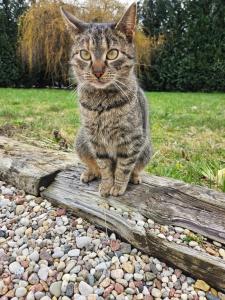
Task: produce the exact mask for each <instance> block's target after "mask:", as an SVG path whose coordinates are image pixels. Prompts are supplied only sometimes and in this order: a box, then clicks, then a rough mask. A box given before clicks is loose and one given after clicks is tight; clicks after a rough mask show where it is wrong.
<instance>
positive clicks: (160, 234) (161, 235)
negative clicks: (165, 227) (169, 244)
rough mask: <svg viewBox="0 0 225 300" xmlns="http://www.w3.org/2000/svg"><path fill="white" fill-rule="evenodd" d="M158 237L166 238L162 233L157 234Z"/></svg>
mask: <svg viewBox="0 0 225 300" xmlns="http://www.w3.org/2000/svg"><path fill="white" fill-rule="evenodd" d="M158 237H159V238H161V239H165V238H166V237H165V235H164V234H163V233H159V234H158Z"/></svg>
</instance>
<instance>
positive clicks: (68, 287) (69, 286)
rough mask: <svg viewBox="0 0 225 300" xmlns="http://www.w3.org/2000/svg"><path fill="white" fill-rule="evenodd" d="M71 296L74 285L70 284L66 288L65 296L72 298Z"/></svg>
mask: <svg viewBox="0 0 225 300" xmlns="http://www.w3.org/2000/svg"><path fill="white" fill-rule="evenodd" d="M73 294H74V284H73V283H71V282H70V283H69V284H68V285H67V288H66V296H67V297H72V296H73Z"/></svg>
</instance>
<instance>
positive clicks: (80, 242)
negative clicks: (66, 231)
mask: <svg viewBox="0 0 225 300" xmlns="http://www.w3.org/2000/svg"><path fill="white" fill-rule="evenodd" d="M90 243H91V238H90V237H89V236H77V237H76V245H77V247H78V248H80V249H82V248H85V247H87V246H88V245H89V244H90Z"/></svg>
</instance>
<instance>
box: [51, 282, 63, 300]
mask: <svg viewBox="0 0 225 300" xmlns="http://www.w3.org/2000/svg"><path fill="white" fill-rule="evenodd" d="M61 286H62V281H56V282H53V283H52V284H51V285H50V289H49V291H50V293H51V294H52V295H53V296H55V297H57V298H58V297H59V296H60V295H61Z"/></svg>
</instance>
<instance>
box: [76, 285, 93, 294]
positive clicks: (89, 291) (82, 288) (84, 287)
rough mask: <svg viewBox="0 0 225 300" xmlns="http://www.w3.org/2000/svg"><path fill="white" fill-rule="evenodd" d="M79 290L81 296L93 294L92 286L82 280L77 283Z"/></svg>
mask: <svg viewBox="0 0 225 300" xmlns="http://www.w3.org/2000/svg"><path fill="white" fill-rule="evenodd" d="M79 292H80V293H81V295H83V296H88V295H90V294H93V287H91V286H90V285H89V284H87V283H86V282H84V281H81V282H80V283H79Z"/></svg>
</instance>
